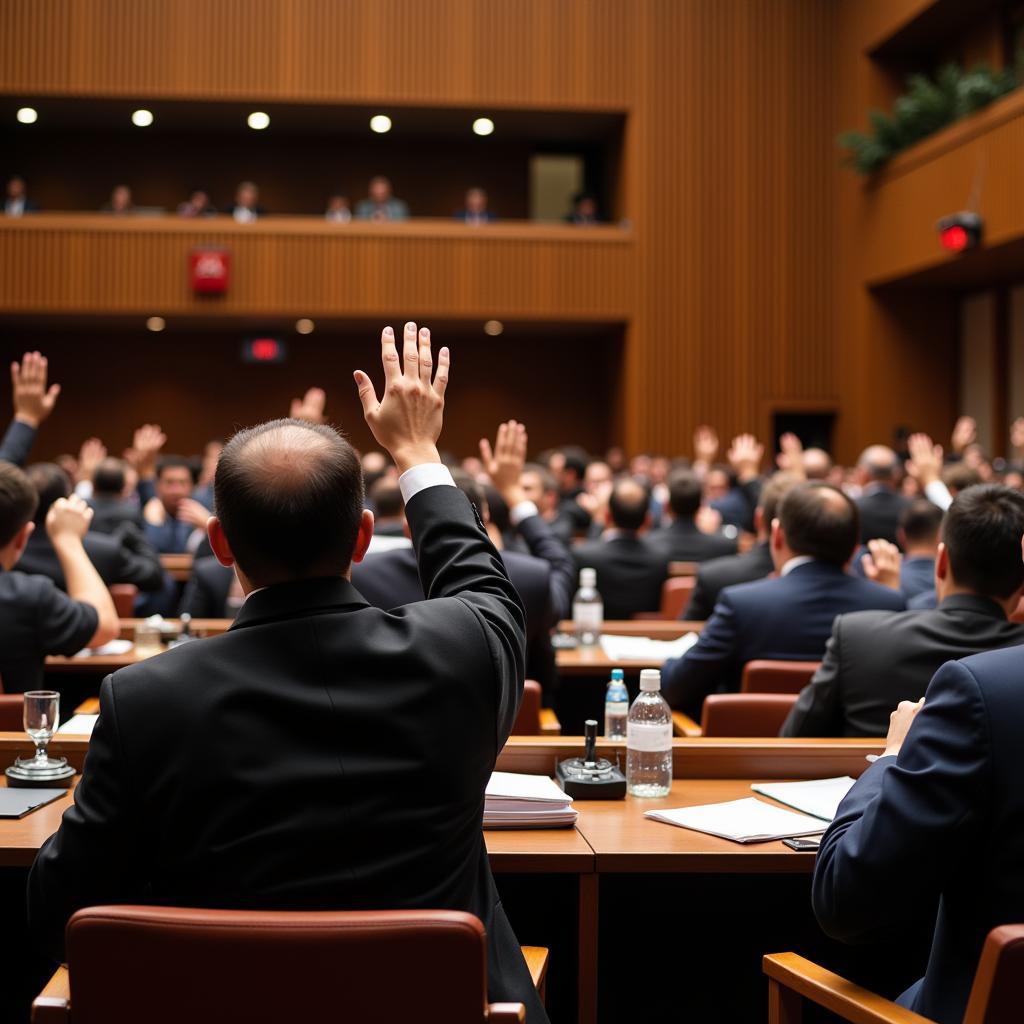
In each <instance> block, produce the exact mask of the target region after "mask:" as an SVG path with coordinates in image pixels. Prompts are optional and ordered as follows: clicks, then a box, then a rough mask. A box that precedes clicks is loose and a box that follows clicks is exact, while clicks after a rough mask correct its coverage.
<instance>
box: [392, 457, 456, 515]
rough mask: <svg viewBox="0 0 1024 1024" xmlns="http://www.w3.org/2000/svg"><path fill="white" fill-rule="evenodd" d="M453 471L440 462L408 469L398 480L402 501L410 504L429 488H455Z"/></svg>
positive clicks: (427, 463) (426, 463)
mask: <svg viewBox="0 0 1024 1024" xmlns="http://www.w3.org/2000/svg"><path fill="white" fill-rule="evenodd" d="M454 486H455V481H454V480H453V479H452V474H451V470H449V469H448V467H447V466H444V465H442V464H441V463H440V462H424V463H423V464H422V465H420V466H413V467H412V469H407V470H406V471H405V472H404V473H403V474H402V475H401V476H400V477H399V478H398V487H399V489H400V490H401V492H402V501H404V502H405V503H406V505H408V504H409V502H410V501H412V499H413V498H414V497H415V496H416V495H417V494H419V493H420V491H425V490H426V489H427V488H428V487H454Z"/></svg>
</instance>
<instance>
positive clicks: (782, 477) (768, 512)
mask: <svg viewBox="0 0 1024 1024" xmlns="http://www.w3.org/2000/svg"><path fill="white" fill-rule="evenodd" d="M800 482H801V481H800V478H799V477H796V476H793V474H792V473H782V472H779V473H772V475H771V476H770V477H769V478H768V479H767V480H766V481H765V483H764V486H763V487H762V488H761V497H760V498H759V499H758V502H757V507H758V508H759V509H760V510H761V514H762V516H763V517H764V521H765V525H766V526H767V525H769V524H770V523H771V521H772V520H773V519H777V518H778V517H779V506H780V505H781V504H782V499H783V498H785V496H786V495H787V494H789V492H790V491H791V490H793V488H794V487H796V486H798V485H799V484H800Z"/></svg>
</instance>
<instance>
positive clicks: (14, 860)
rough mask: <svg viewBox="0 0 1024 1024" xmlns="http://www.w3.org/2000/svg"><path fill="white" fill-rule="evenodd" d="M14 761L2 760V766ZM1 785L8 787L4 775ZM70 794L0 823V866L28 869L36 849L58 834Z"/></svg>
mask: <svg viewBox="0 0 1024 1024" xmlns="http://www.w3.org/2000/svg"><path fill="white" fill-rule="evenodd" d="M13 760H14V759H13V758H10V759H9V760H5V761H4V767H7V765H8V764H9V763H10V762H11V761H13ZM0 786H3V787H6V786H7V779H6V777H5V776H3V775H0ZM71 793H72V790H70V789H69V790H68V793H67V796H63V797H61V798H60V799H59V800H54V801H53V803H49V804H47V805H46V806H45V807H40V808H39V810H38V811H32V813H31V814H26V815H25V817H24V818H17V819H11V818H4V819H2V820H0V867H3V868H11V867H16V868H27V867H31V865H32V861H34V860H35V858H36V854H37V853H38V852H39V847H40V846H42V845H43V843H45V842H46V840H47V839H49V838H50V836H52V835H53V833H54V832H56V831H57V828H58V827H59V825H60V819H61V818H62V817H63V815H64V812H65V811H66V810H67V809H68V807H70V806H71Z"/></svg>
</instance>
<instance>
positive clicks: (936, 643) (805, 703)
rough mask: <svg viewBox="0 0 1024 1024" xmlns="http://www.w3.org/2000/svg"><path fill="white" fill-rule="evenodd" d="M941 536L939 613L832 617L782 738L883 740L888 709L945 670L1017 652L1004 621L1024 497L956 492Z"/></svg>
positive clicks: (1014, 587) (1015, 593) (1018, 587)
mask: <svg viewBox="0 0 1024 1024" xmlns="http://www.w3.org/2000/svg"><path fill="white" fill-rule="evenodd" d="M936 511H938V510H936ZM941 515H942V513H941V512H939V516H940V517H941ZM942 534H943V541H942V543H941V544H940V545H939V556H938V561H937V563H936V566H935V575H936V580H937V585H938V593H939V602H940V603H939V606H938V607H937V608H935V609H934V610H932V611H920V612H918V611H908V612H901V613H900V614H897V615H893V614H892V613H890V612H878V611H867V612H854V613H853V614H852V615H840V616H839V617H838V618H837V619H836V621H835V623H834V624H833V626H832V636H831V638H830V639H829V642H828V647H827V649H826V651H825V659H824V661H823V662H822V666H821V668H820V669H818V671H817V672H816V673H815V675H814V678H813V679H812V680H811V682H810V683H808V685H807V686H805V687H804V690H803V692H802V693H801V694H800V698H799V699H798V700H797V703H796V705H795V706H794V708H793V710H792V711H791V712H790V713H789V717H788V718H787V719H786V722H785V724H784V725H783V727H782V733H781V735H783V736H882V735H884V733H885V731H886V729H887V728H888V726H889V716H890V715H891V714H892V710H893V708H894V707H895V706H896V705H897V704H898V703H899V702H900V701H901V700H910V701H916V700H920V699H921V697H923V696H924V693H925V690H926V689H927V688H928V683H929V682H930V681H931V678H932V676H933V675H934V674H935V673H936V672H937V671H938V670H939V668H940V667H941V666H942V665H943V664H944V663H945V662H947V661H957V660H959V659H960V658H966V657H968V656H969V655H971V654H979V653H980V652H982V651H989V650H994V649H995V648H997V647H1010V646H1016V645H1018V644H1022V643H1024V626H1019V625H1016V624H1014V623H1012V622H1009V621H1008V620H1007V616H1008V615H1009V614H1011V613H1012V612H1013V611H1014V609H1016V607H1017V604H1018V603H1019V601H1020V598H1021V595H1022V593H1024V564H1022V563H1021V560H1020V558H1018V557H1017V552H1018V549H1019V547H1020V540H1021V537H1022V536H1024V495H1021V494H1020V492H1018V491H1014V490H1011V489H1010V488H1008V487H998V486H994V485H993V486H984V485H982V486H978V487H970V488H968V489H967V490H966V491H961V492H960V494H958V495H957V497H956V500H955V501H954V502H953V504H952V505H951V506H950V509H949V512H947V513H946V521H945V524H944V525H943V528H942Z"/></svg>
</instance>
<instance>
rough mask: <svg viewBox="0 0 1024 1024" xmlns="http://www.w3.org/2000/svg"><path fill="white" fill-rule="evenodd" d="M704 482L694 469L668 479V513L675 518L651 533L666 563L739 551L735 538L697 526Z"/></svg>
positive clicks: (655, 546) (681, 471) (680, 472)
mask: <svg viewBox="0 0 1024 1024" xmlns="http://www.w3.org/2000/svg"><path fill="white" fill-rule="evenodd" d="M703 491H704V488H703V485H702V484H701V481H700V478H699V477H698V476H697V474H696V473H694V472H693V470H690V469H680V470H676V472H675V473H673V474H672V476H670V477H669V479H668V512H669V514H670V515H671V517H672V521H671V522H670V523H669V524H668V525H667V526H663V527H661V528H660V529H658V530H653V531H652V532H651V533H650V534H649V540H650V544H651V546H652V547H654V548H655V549H657V550H658V552H659V553H660V554H661V555H662V557H663V558H664V560H665V561H666V562H706V561H708V560H709V559H711V558H718V557H724V556H728V555H734V554H736V540H735V538H734V537H727V536H725V535H724V534H722V533H719V532H714V533H707V532H705V531H704V530H701V529H700V527H699V526H698V525H697V515H698V513H699V512H700V509H701V504H702V501H703Z"/></svg>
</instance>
